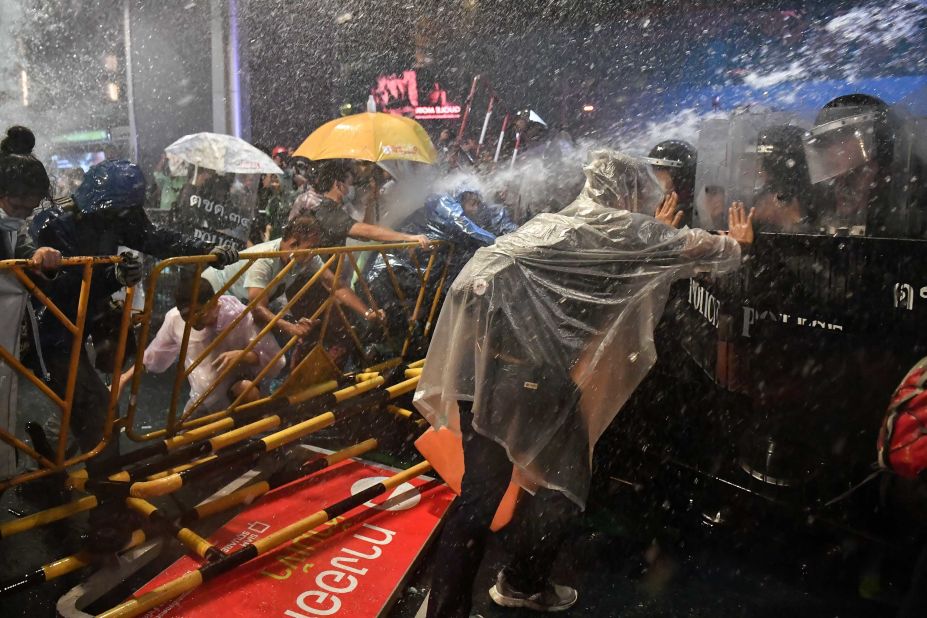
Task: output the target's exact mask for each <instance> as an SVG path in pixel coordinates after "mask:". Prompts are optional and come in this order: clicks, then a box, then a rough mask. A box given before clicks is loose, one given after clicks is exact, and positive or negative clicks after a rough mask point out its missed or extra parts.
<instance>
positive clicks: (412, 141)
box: [293, 112, 438, 163]
mask: <svg viewBox="0 0 927 618" xmlns="http://www.w3.org/2000/svg"><path fill="white" fill-rule="evenodd" d="M293 156H294V157H306V158H307V159H313V160H319V159H360V160H362V161H374V162H377V161H397V160H399V161H418V162H419V163H434V162H435V160H436V159H437V156H438V153H437V152H436V151H435V147H434V145H433V144H432V143H431V139H430V138H429V137H428V134H427V133H425V129H423V128H422V125H420V124H419V123H417V122H415V121H414V120H412V119H411V118H406V117H404V116H396V115H393V114H384V113H381V112H365V113H363V114H354V115H353V116H345V117H343V118H336V119H335V120H331V121H329V122H326V123H325V124H323V125H322V126H321V127H319V128H318V129H316V130H315V131H313V132H312V135H310V136H309V137H307V138H306V141H304V142H303V143H302V144H300V146H299V148H297V149H296V151H295V152H294V153H293Z"/></svg>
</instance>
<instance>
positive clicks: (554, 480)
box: [415, 151, 740, 506]
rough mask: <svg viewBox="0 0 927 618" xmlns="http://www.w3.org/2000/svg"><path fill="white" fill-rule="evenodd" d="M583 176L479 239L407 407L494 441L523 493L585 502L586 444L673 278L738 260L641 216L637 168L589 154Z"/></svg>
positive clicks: (646, 343)
mask: <svg viewBox="0 0 927 618" xmlns="http://www.w3.org/2000/svg"><path fill="white" fill-rule="evenodd" d="M585 173H586V177H587V181H586V185H585V187H584V189H583V191H582V193H581V194H580V196H579V197H578V198H577V199H576V200H575V201H574V202H573V203H572V204H571V205H570V206H568V207H567V208H566V209H564V210H563V211H561V212H560V213H557V214H554V213H544V214H540V215H538V216H537V217H535V218H534V219H532V220H531V221H529V222H528V223H526V224H525V225H523V226H522V227H521V228H519V229H518V230H517V231H515V232H514V233H512V234H508V235H506V236H503V237H500V238H499V239H498V240H497V241H496V244H495V245H493V246H490V247H485V248H482V249H479V250H478V251H477V252H476V254H475V255H474V256H473V258H472V259H471V260H470V262H468V263H467V265H466V266H465V267H464V269H463V271H461V273H460V275H459V276H458V277H457V279H456V280H455V282H454V284H453V285H452V286H451V290H450V292H449V295H448V297H447V299H446V301H445V303H444V307H443V309H442V311H441V315H440V317H439V319H438V324H437V326H436V328H435V333H434V336H433V338H432V341H431V347H430V348H429V351H428V361H427V363H426V364H425V369H424V371H423V373H422V376H421V380H420V382H419V387H418V391H417V392H416V394H415V405H416V407H417V408H418V409H419V410H420V411H421V412H422V414H423V415H424V416H425V417H426V418H427V419H428V420H429V422H430V423H431V424H432V425H433V426H435V427H436V428H440V427H449V428H450V429H451V430H453V431H457V432H459V431H460V418H459V413H458V409H457V401H458V400H463V401H472V402H473V415H474V421H473V428H474V429H475V430H476V431H478V432H479V433H481V434H483V435H485V436H487V437H489V438H491V439H492V440H495V441H496V442H498V443H499V444H501V445H502V446H504V447H505V449H506V451H507V452H508V455H509V459H510V460H511V461H512V462H513V463H514V465H515V471H516V475H515V478H516V480H517V481H518V483H519V484H520V485H521V486H522V487H524V488H525V489H527V490H529V491H532V490H533V489H535V488H537V487H538V486H544V487H547V488H550V489H555V490H560V491H562V492H563V493H564V494H566V495H567V496H568V497H569V498H570V499H571V500H573V501H574V502H576V503H577V504H579V505H580V506H585V501H586V496H587V493H588V490H589V481H590V474H591V462H592V450H593V447H594V446H595V443H596V441H597V440H598V439H599V437H600V436H601V435H602V433H603V432H604V431H605V429H606V427H608V425H609V424H610V423H611V422H612V420H613V419H614V418H615V415H616V414H617V413H618V411H619V410H620V409H621V407H622V406H623V405H624V403H625V402H626V401H627V399H628V398H629V396H630V395H631V393H632V392H633V391H634V389H635V388H636V387H637V385H638V384H639V383H640V382H641V380H642V379H643V378H644V376H645V375H646V374H647V372H648V371H649V370H650V368H651V367H652V366H653V364H654V362H655V360H656V350H655V348H654V343H653V331H654V327H655V326H656V324H657V322H658V321H659V320H660V316H661V315H662V313H663V308H664V305H665V303H666V299H667V296H668V293H669V289H670V284H671V283H673V281H675V280H677V279H680V278H684V277H690V276H692V275H694V274H695V273H697V272H706V271H707V272H715V273H721V272H725V271H729V270H732V269H734V268H736V267H737V266H738V264H739V263H740V248H739V246H738V245H737V243H736V242H735V241H734V240H733V239H731V238H729V237H727V236H716V235H712V234H709V233H708V232H706V231H704V230H700V229H689V228H683V229H681V230H676V229H673V228H671V227H669V226H667V225H665V224H663V223H660V222H659V221H657V220H656V219H654V218H653V216H652V215H653V213H654V212H655V210H656V207H657V205H658V204H659V202H660V200H661V199H662V190H661V188H660V186H659V184H658V183H657V181H656V179H655V178H654V176H653V173H652V171H651V170H650V166H648V165H646V164H644V163H642V162H640V161H637V160H635V159H632V158H630V157H628V156H626V155H623V154H621V153H618V152H614V151H596V152H593V153H591V156H590V161H589V162H588V163H587V165H586V167H585Z"/></svg>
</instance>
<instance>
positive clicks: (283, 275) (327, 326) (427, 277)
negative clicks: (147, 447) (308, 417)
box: [124, 242, 450, 441]
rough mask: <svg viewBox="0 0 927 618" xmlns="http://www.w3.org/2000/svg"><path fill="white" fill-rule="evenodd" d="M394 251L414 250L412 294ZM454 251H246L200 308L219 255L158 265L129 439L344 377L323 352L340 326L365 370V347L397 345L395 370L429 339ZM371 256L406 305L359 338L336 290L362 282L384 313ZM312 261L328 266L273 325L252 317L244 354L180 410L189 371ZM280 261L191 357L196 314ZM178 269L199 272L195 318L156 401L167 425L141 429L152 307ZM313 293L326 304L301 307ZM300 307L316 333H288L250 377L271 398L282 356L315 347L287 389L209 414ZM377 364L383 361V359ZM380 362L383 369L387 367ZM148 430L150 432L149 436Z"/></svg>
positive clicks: (289, 371) (436, 247)
mask: <svg viewBox="0 0 927 618" xmlns="http://www.w3.org/2000/svg"><path fill="white" fill-rule="evenodd" d="M397 251H411V252H412V258H411V259H412V260H413V263H414V264H415V271H416V273H417V275H416V283H417V285H416V286H415V289H414V290H410V289H403V287H402V285H401V284H400V281H399V278H398V277H397V276H396V273H395V272H394V271H393V268H392V267H391V265H390V260H389V259H388V254H389V253H390V252H397ZM449 251H450V246H449V245H447V244H445V243H439V242H436V243H434V244H433V247H432V250H431V251H427V252H426V251H421V250H420V249H419V246H418V244H417V243H397V244H377V245H361V246H355V247H337V248H319V249H303V250H296V251H275V252H262V253H250V252H243V253H242V255H241V257H242V259H243V260H245V261H246V264H245V265H244V267H243V268H242V269H241V270H239V271H238V272H237V273H236V274H235V275H234V276H232V277H231V278H230V279H229V280H227V281H226V282H225V284H224V285H223V286H222V287H221V288H220V289H218V290H214V292H215V293H214V295H213V296H212V298H211V299H210V300H209V301H208V302H207V303H206V304H205V305H202V306H199V305H198V303H197V301H196V299H197V298H198V292H199V289H198V288H199V282H200V275H202V273H203V271H204V270H205V269H206V268H207V267H208V266H209V264H210V263H211V262H212V261H214V259H215V258H214V257H212V256H194V257H178V258H171V259H167V260H164V261H162V262H160V263H158V264H157V265H156V266H155V268H154V270H153V272H152V274H151V277H150V279H149V282H148V288H147V293H146V305H145V309H144V311H143V313H142V314H141V316H140V318H139V322H140V324H141V328H140V333H139V345H138V350H139V351H138V354H137V356H136V361H135V371H134V375H133V377H132V381H131V388H130V391H131V395H130V397H129V400H128V407H127V411H126V418H125V421H124V425H125V428H126V433H127V435H128V436H129V438H131V439H132V440H136V441H146V440H154V439H163V438H166V437H170V436H174V435H177V434H179V433H182V432H184V431H187V430H190V429H194V428H196V427H201V426H204V425H206V424H209V423H213V422H215V421H217V420H220V419H222V418H224V417H226V416H228V415H230V414H234V413H235V411H236V410H245V409H250V408H252V407H253V406H254V405H260V404H261V403H262V402H267V401H269V400H271V399H273V398H274V397H275V396H279V394H281V393H292V392H295V391H300V390H303V389H306V388H309V387H311V386H313V385H314V384H317V383H320V382H323V381H325V380H331V379H336V378H340V377H342V375H341V374H342V371H343V369H342V368H339V367H338V366H337V365H336V364H335V363H334V362H333V361H332V359H331V358H330V357H329V354H328V352H327V350H326V346H327V344H328V342H329V335H330V333H331V332H332V331H333V329H334V328H340V329H341V332H342V333H343V335H344V337H345V340H346V345H348V344H349V345H350V346H351V347H352V350H351V351H350V353H351V354H352V355H353V357H354V358H355V359H356V361H357V362H358V363H360V366H361V367H362V368H366V367H368V366H370V365H371V364H373V363H374V359H373V358H371V357H370V356H369V355H368V353H367V346H368V345H370V344H372V343H376V342H383V341H390V342H392V346H391V347H390V346H386V347H387V348H389V349H391V350H394V358H392V359H387V361H386V362H387V363H392V364H396V365H398V364H399V363H400V362H401V360H402V359H403V358H404V356H405V355H406V354H407V353H408V352H409V350H410V346H411V343H412V341H413V339H414V337H416V336H417V335H420V336H423V337H425V336H427V335H428V334H429V331H430V328H431V324H432V322H433V320H434V317H435V313H436V311H437V308H438V306H439V305H440V296H441V290H442V289H443V286H444V283H445V280H446V272H447V265H448V262H449V260H448V259H447V252H449ZM366 252H371V253H372V254H373V255H377V254H379V255H381V256H383V260H384V262H385V269H386V272H387V273H388V280H389V282H390V287H391V288H392V290H391V293H392V295H393V296H394V297H395V298H396V299H398V301H399V303H398V304H399V306H400V307H402V315H401V316H397V315H392V316H389V318H388V319H387V320H385V321H383V322H381V323H379V324H376V325H374V326H373V327H372V328H368V329H366V333H362V332H359V330H358V329H357V328H356V327H355V325H354V324H353V323H352V320H351V319H350V318H349V317H348V311H347V309H346V308H345V307H343V306H342V303H341V302H339V298H338V292H339V291H341V290H343V289H344V287H345V286H344V283H343V280H344V279H345V278H346V275H348V274H353V275H354V276H355V277H356V281H357V283H356V286H355V287H356V289H354V290H353V291H354V292H355V294H356V295H357V297H358V298H359V299H360V300H361V301H362V302H363V304H364V305H366V307H367V308H369V309H372V310H374V311H379V310H380V309H381V307H380V304H379V301H378V299H377V298H376V297H375V295H374V293H373V292H372V291H371V289H370V287H369V286H368V284H367V282H366V281H365V279H364V277H363V276H362V272H361V269H360V268H359V266H358V255H359V254H361V253H366ZM416 253H419V254H421V255H422V256H424V257H423V259H421V260H419V259H418V257H417V256H416ZM442 253H444V257H445V259H444V261H443V262H444V265H443V268H440V269H439V268H436V267H435V264H436V261H437V258H438V257H439V255H441V254H442ZM313 256H318V257H319V259H320V260H321V261H322V263H323V266H322V267H321V268H320V269H318V270H317V271H316V272H314V273H312V272H311V271H310V270H307V271H306V272H305V273H304V274H303V276H304V277H305V278H306V279H305V281H304V282H302V283H301V285H299V286H298V289H288V290H287V291H286V298H287V301H286V304H285V305H284V306H283V308H282V309H280V310H279V311H276V312H275V313H274V315H273V317H272V318H271V319H270V320H269V321H267V322H266V323H261V322H260V321H259V320H255V324H256V326H257V328H258V329H259V332H258V333H257V335H256V336H255V337H254V338H253V339H252V340H251V341H250V342H249V343H248V345H247V346H246V347H245V348H244V349H243V350H242V352H243V353H242V354H239V356H238V358H237V360H235V362H233V363H231V364H229V365H228V366H227V367H226V368H225V369H224V370H222V371H221V372H220V373H219V374H218V375H217V376H216V377H215V380H214V381H213V383H212V384H211V385H210V386H209V387H208V388H207V389H206V390H205V391H204V392H201V393H197V395H196V396H195V397H193V398H192V399H191V400H190V401H189V402H188V403H187V404H186V405H185V406H184V405H182V404H181V396H182V394H183V393H184V389H185V384H186V382H187V379H188V378H189V377H190V375H191V374H192V372H193V371H194V370H195V369H196V368H197V367H199V366H200V365H201V364H202V363H204V362H206V359H207V358H208V357H209V356H210V354H212V353H213V352H215V351H216V350H217V349H220V348H219V346H221V345H222V344H223V342H224V341H226V339H227V338H228V336H229V335H230V334H231V332H232V331H233V330H234V329H235V328H236V327H237V326H238V325H239V324H240V323H241V322H242V320H245V319H246V318H247V316H249V315H252V316H253V315H254V311H255V308H256V307H257V306H258V304H259V303H260V302H261V301H262V300H263V299H265V298H267V297H268V295H270V294H271V292H272V291H273V290H274V289H275V288H276V287H277V286H278V284H280V283H281V282H283V281H285V280H286V279H287V277H288V276H289V275H290V274H291V270H292V269H295V268H298V264H297V259H293V258H301V259H302V263H308V262H309V260H310V259H311V258H312V257H313ZM283 257H288V258H290V259H288V261H287V262H286V264H284V265H283V266H282V268H281V269H280V271H279V272H278V273H277V275H276V276H275V277H274V278H273V279H272V280H271V281H270V282H269V283H268V284H267V286H266V287H265V289H264V290H263V291H262V292H261V293H260V294H259V295H257V296H256V297H255V298H253V299H251V300H250V301H247V299H242V301H243V302H246V301H247V303H246V306H245V309H244V311H243V312H242V313H241V314H240V315H238V316H237V317H236V318H235V319H234V320H232V322H231V323H230V324H229V325H228V326H227V327H226V328H225V329H224V330H223V331H222V332H219V333H218V334H217V335H216V336H215V338H214V339H212V340H211V341H210V342H209V343H208V344H207V345H206V346H205V347H204V348H203V349H201V351H200V352H199V354H197V355H196V356H195V357H192V356H191V355H190V354H189V348H190V333H191V328H192V327H191V322H193V321H194V320H193V319H192V318H193V317H194V316H196V315H197V314H198V313H201V312H204V311H207V310H209V309H210V308H211V307H212V306H213V305H214V304H215V303H217V302H218V298H219V297H220V296H222V295H223V294H226V293H229V291H230V290H232V289H233V287H234V286H235V284H236V283H237V282H238V281H240V280H242V278H243V277H245V276H246V275H247V272H248V270H249V269H251V268H252V267H254V265H255V264H256V262H257V261H258V260H262V259H274V260H277V259H280V258H283ZM177 268H189V269H192V270H193V271H194V272H195V274H196V275H197V276H195V277H194V279H193V281H194V283H193V289H192V290H191V295H190V296H191V297H192V299H193V300H192V304H193V306H192V307H191V308H190V314H189V317H188V319H187V321H186V323H185V326H184V330H183V336H182V339H181V342H180V353H179V358H178V360H177V365H176V371H175V373H174V374H173V376H172V386H171V393H170V397H169V398H168V399H167V401H163V402H162V401H159V402H158V404H162V403H163V404H164V405H163V407H164V411H163V418H164V424H163V426H154V425H152V426H151V427H148V428H142V427H140V426H139V418H140V417H139V411H138V408H139V402H140V398H139V392H140V388H141V387H142V376H143V374H144V362H143V357H144V349H145V347H146V346H147V345H148V343H149V342H150V341H151V340H152V339H153V337H152V329H154V328H157V326H158V325H157V324H156V318H157V315H156V313H157V312H156V311H155V305H156V299H157V298H158V297H159V293H160V294H161V295H162V297H163V290H162V289H161V288H162V287H163V283H162V282H164V281H165V280H167V279H168V277H167V274H168V273H171V272H173V271H174V270H175V269H177ZM439 271H440V272H439ZM292 287H293V288H296V287H297V286H296V285H294V286H292ZM312 291H316V294H315V295H314V296H313V297H312V298H323V297H324V300H321V301H320V302H317V303H315V305H314V306H309V307H305V306H303V305H305V304H306V303H303V304H302V305H301V304H300V301H302V300H303V299H304V298H306V297H307V295H308V294H309V293H310V292H312ZM320 291H321V292H322V293H321V294H319V293H318V292H320ZM412 299H414V301H415V302H414V305H413V306H411V307H407V306H406V305H407V304H411V301H412ZM297 308H298V309H299V310H301V311H303V312H304V313H303V314H302V315H299V314H297V315H296V316H295V317H296V318H307V319H309V320H314V321H317V324H318V326H317V327H316V329H314V330H313V331H312V333H311V334H310V335H309V336H308V337H306V338H304V339H301V338H300V337H298V336H285V340H281V343H282V345H280V350H279V352H277V353H276V354H275V355H274V356H273V358H272V359H271V360H270V361H268V362H266V363H265V364H264V366H263V367H260V368H257V370H256V372H255V373H254V375H253V377H251V378H249V379H250V380H251V382H252V383H254V384H255V385H261V384H262V383H263V384H264V387H265V388H264V389H263V391H264V392H265V393H266V392H268V390H269V389H268V388H267V386H269V385H267V384H266V381H267V375H268V374H269V373H270V372H271V370H272V368H273V367H274V366H275V365H276V364H277V363H278V361H279V359H280V358H282V357H284V356H285V355H288V356H289V357H290V358H291V359H292V358H293V353H294V352H295V351H297V349H301V348H307V347H311V349H309V350H308V351H305V350H303V351H304V352H305V353H304V355H303V356H302V359H301V360H300V362H299V363H298V364H297V365H296V366H292V367H291V366H287V367H286V368H285V369H284V375H285V376H286V377H285V378H284V379H283V382H282V385H280V388H279V389H278V390H276V391H275V393H274V395H270V396H267V395H264V396H262V398H261V399H259V400H258V401H257V402H253V401H252V402H247V403H246V402H245V401H244V399H245V395H246V393H245V392H242V393H241V394H239V395H238V396H237V397H236V398H235V399H234V400H232V401H231V402H230V404H229V405H228V407H227V408H225V409H221V410H209V409H206V407H205V406H204V402H205V401H206V400H207V399H208V398H209V397H210V395H212V394H213V393H214V391H215V390H216V389H217V388H218V387H219V385H221V384H222V383H223V382H224V381H225V379H226V378H227V377H228V376H229V375H232V372H234V371H236V370H237V369H238V368H239V365H240V364H241V362H242V360H243V358H244V356H245V354H246V353H247V352H251V351H252V350H253V349H254V348H255V347H256V346H257V345H258V344H259V342H260V341H262V340H263V338H265V337H274V331H275V330H277V329H276V327H277V324H278V323H279V321H280V320H282V319H285V317H286V316H288V314H290V312H291V311H296V310H297ZM397 322H400V323H401V324H402V329H401V332H396V329H395V328H393V329H392V330H391V327H390V325H391V324H393V325H395V324H396V323H397ZM376 360H377V361H380V359H376ZM379 364H380V365H383V363H382V362H380V363H379ZM146 429H150V430H148V431H146Z"/></svg>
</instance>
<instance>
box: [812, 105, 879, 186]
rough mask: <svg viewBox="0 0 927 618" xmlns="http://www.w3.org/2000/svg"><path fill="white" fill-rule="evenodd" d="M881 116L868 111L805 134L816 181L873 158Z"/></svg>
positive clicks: (815, 182)
mask: <svg viewBox="0 0 927 618" xmlns="http://www.w3.org/2000/svg"><path fill="white" fill-rule="evenodd" d="M877 116H878V114H876V113H868V114H860V115H858V116H849V117H847V118H841V119H839V120H833V121H831V122H828V123H825V124H822V125H818V126H816V127H815V128H813V129H811V131H809V132H808V133H807V134H806V135H805V140H804V148H805V157H806V158H807V161H808V170H809V172H810V175H811V182H812V184H817V183H819V182H824V181H826V180H830V179H832V178H836V177H837V176H841V175H843V174H846V173H847V172H849V171H850V170H854V169H856V168H858V167H860V166H862V165H864V164H865V163H867V162H869V161H870V160H872V157H873V156H874V152H873V148H874V146H875V120H876V117H877Z"/></svg>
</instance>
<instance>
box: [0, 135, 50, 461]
mask: <svg viewBox="0 0 927 618" xmlns="http://www.w3.org/2000/svg"><path fill="white" fill-rule="evenodd" d="M34 146H35V135H33V134H32V131H30V130H29V129H27V128H26V127H20V126H14V127H10V128H9V129H8V130H7V134H6V137H5V138H4V139H3V141H2V143H0V260H11V259H21V260H32V263H33V264H34V265H35V268H36V269H37V270H39V271H40V272H41V271H50V270H53V269H55V268H57V266H58V264H59V263H60V261H61V253H60V252H59V251H58V250H57V249H53V248H51V247H40V248H38V249H36V247H35V245H33V243H32V239H31V238H30V237H29V235H28V234H27V233H26V230H25V227H26V223H25V220H26V218H27V217H29V215H31V214H32V211H33V210H34V209H35V208H36V207H37V206H38V205H39V203H40V202H41V201H42V200H43V199H46V198H48V197H49V193H50V191H51V180H50V179H49V178H48V172H46V171H45V167H43V166H42V163H41V162H40V161H39V160H38V159H36V158H35V157H34V156H33V155H32V148H33V147H34ZM27 301H28V295H27V293H26V289H25V288H24V287H23V285H22V283H20V282H19V281H18V280H17V279H16V277H14V276H13V274H12V273H10V272H9V271H0V308H2V311H3V315H4V320H3V324H4V327H3V329H0V346H2V347H3V348H4V349H6V350H7V351H8V352H9V353H10V354H12V355H13V357H14V358H15V357H16V356H18V353H19V342H20V332H21V326H22V321H23V318H24V316H25V314H26V311H27V309H31V307H30V306H29V305H28V302H27ZM33 334H35V330H34V329H33ZM16 382H17V380H16V372H15V370H14V369H13V368H12V367H10V366H9V365H7V364H6V363H3V362H0V428H2V429H4V430H6V431H8V432H10V433H14V434H15V429H16V398H17V388H16ZM15 471H16V451H15V450H14V449H13V448H11V447H8V446H6V445H4V446H3V447H0V479H3V478H6V477H9V476H12V475H13V473H14V472H15Z"/></svg>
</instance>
